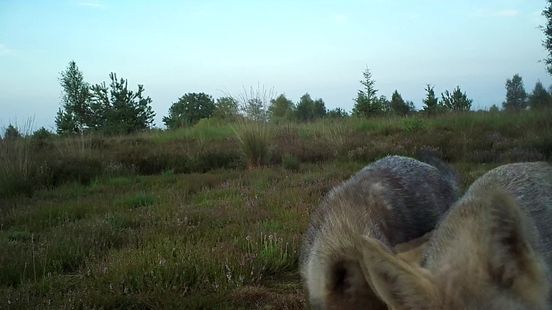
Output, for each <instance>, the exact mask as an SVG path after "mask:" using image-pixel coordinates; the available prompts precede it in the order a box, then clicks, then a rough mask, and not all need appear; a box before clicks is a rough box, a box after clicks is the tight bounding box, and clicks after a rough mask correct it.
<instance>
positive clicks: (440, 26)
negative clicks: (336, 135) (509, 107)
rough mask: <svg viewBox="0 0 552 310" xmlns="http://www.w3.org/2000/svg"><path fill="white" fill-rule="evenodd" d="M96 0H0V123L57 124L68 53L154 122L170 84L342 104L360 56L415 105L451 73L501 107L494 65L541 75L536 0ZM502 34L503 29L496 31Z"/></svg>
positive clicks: (347, 103) (451, 83)
mask: <svg viewBox="0 0 552 310" xmlns="http://www.w3.org/2000/svg"><path fill="white" fill-rule="evenodd" d="M163 4H164V5H160V4H159V3H155V4H152V3H148V2H146V1H117V2H113V1H99V0H67V1H37V2H33V3H27V2H20V1H13V0H7V1H2V2H1V3H0V68H3V69H2V70H0V106H1V107H2V115H1V116H0V128H5V127H7V126H8V124H10V123H11V124H14V125H16V126H19V127H21V126H23V125H24V124H25V123H26V122H28V121H29V120H30V119H34V123H33V124H32V127H33V129H37V128H40V127H45V128H47V129H49V130H52V131H55V125H54V118H55V115H56V113H57V111H58V109H59V107H60V106H61V86H60V85H59V81H58V79H59V75H60V72H61V71H63V70H65V68H66V67H67V65H68V63H69V61H71V60H74V61H75V62H76V64H77V66H78V67H79V69H80V70H81V71H82V72H83V75H84V78H85V80H86V81H87V82H88V83H90V84H97V83H101V82H103V81H108V75H109V73H110V72H115V73H116V74H117V75H118V76H119V77H123V78H125V79H127V80H128V83H129V88H130V89H132V90H135V89H136V88H137V85H138V84H143V85H144V88H145V92H144V94H145V96H149V97H151V99H152V108H153V110H154V111H155V113H156V117H155V126H156V127H164V125H163V123H162V121H161V118H162V117H163V116H165V115H167V113H168V110H169V107H170V106H171V104H172V103H174V102H176V101H177V100H178V98H179V97H181V96H182V95H184V94H185V93H189V92H205V93H207V94H209V95H211V96H212V97H213V98H215V99H216V98H218V97H222V96H227V95H231V96H234V97H240V96H241V95H243V93H244V92H245V91H246V90H247V89H249V88H250V87H253V88H256V87H260V88H265V89H268V90H273V91H274V95H275V96H277V95H278V94H281V93H283V94H285V95H286V96H287V97H288V98H289V99H291V100H293V101H294V102H297V101H298V100H299V97H300V96H301V95H303V94H304V93H309V94H310V95H311V96H312V97H313V98H322V99H323V100H324V102H325V103H326V107H327V108H328V109H333V108H337V107H340V108H342V109H344V110H346V111H348V112H350V111H351V109H352V107H353V98H355V96H356V94H357V91H358V90H359V89H360V88H361V85H360V82H359V81H360V80H361V79H362V72H363V71H364V70H365V69H366V68H369V69H370V71H371V72H372V76H373V78H374V80H375V82H376V89H378V90H379V92H378V96H379V95H384V96H386V97H387V98H390V97H391V94H392V92H393V91H394V90H398V91H399V93H401V95H402V97H403V98H404V99H405V100H410V101H413V102H414V104H415V106H416V108H417V109H420V108H421V106H422V102H421V100H422V98H423V97H424V94H425V92H424V87H425V85H426V84H431V85H434V86H435V91H436V93H437V95H439V96H440V94H441V93H442V92H444V91H445V90H452V89H453V88H454V87H456V86H457V85H458V86H460V87H461V88H462V90H463V91H465V92H466V93H467V95H468V97H470V98H472V99H473V100H474V102H473V105H472V110H478V109H486V108H489V107H490V106H491V105H493V104H496V105H497V106H499V107H501V103H502V101H503V100H504V97H505V87H504V84H505V82H506V79H509V78H511V77H512V76H513V75H514V74H516V73H519V74H520V75H521V76H522V78H523V81H524V85H525V90H526V91H527V92H531V91H532V89H533V87H534V85H535V83H536V82H537V81H539V80H540V81H541V82H542V83H543V84H544V85H545V87H546V88H547V89H548V88H549V86H550V85H551V84H552V79H551V77H550V75H549V74H548V73H547V71H546V68H545V64H544V63H543V62H541V60H542V59H544V58H545V57H546V50H545V48H544V47H543V46H542V41H543V39H544V34H543V33H542V31H541V29H539V26H541V25H544V24H545V18H544V17H543V16H542V15H541V12H542V10H543V9H544V7H545V5H546V2H545V1H536V0H530V1H521V0H506V1H498V0H492V1H486V2H485V3H479V2H476V1H459V0H455V1H448V2H443V1H439V0H423V1H419V2H417V3H411V2H409V1H408V0H394V1H382V0H372V1H347V2H345V3H344V2H338V3H336V2H332V1H316V2H315V1H304V2H301V3H294V2H291V1H279V2H268V1H252V0H248V1H246V0H244V1H238V2H233V3H229V2H227V1H220V0H218V1H188V2H185V3H181V2H178V1H164V2H163ZM505 34H507V35H505Z"/></svg>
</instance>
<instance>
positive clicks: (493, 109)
mask: <svg viewBox="0 0 552 310" xmlns="http://www.w3.org/2000/svg"><path fill="white" fill-rule="evenodd" d="M489 112H491V113H498V112H500V109H499V108H498V106H497V105H496V104H493V105H492V106H491V107H490V108H489Z"/></svg>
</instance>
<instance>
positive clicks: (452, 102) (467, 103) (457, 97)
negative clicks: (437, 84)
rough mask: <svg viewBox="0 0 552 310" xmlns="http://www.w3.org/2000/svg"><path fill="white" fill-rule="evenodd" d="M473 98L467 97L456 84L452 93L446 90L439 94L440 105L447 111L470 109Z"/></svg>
mask: <svg viewBox="0 0 552 310" xmlns="http://www.w3.org/2000/svg"><path fill="white" fill-rule="evenodd" d="M472 102H473V100H471V99H468V96H467V95H466V93H465V92H462V90H461V89H460V86H456V88H455V89H454V90H453V92H452V94H451V93H450V92H449V91H448V90H446V91H445V93H443V94H441V105H442V106H443V107H444V108H445V109H446V110H448V111H454V112H465V111H469V110H470V109H471V104H472Z"/></svg>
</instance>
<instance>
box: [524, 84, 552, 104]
mask: <svg viewBox="0 0 552 310" xmlns="http://www.w3.org/2000/svg"><path fill="white" fill-rule="evenodd" d="M551 106H552V96H550V94H549V93H548V92H547V91H546V89H545V88H544V86H542V83H541V82H540V81H538V82H537V83H536V84H535V88H534V89H533V92H532V93H531V95H529V107H530V108H531V109H532V110H533V109H543V108H549V107H551Z"/></svg>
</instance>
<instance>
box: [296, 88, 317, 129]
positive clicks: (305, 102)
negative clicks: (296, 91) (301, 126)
mask: <svg viewBox="0 0 552 310" xmlns="http://www.w3.org/2000/svg"><path fill="white" fill-rule="evenodd" d="M296 114H297V119H298V120H300V121H304V122H306V121H311V120H313V119H314V100H312V98H311V96H310V95H309V94H308V93H305V94H304V95H303V96H301V98H299V102H298V103H297V109H296Z"/></svg>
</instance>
